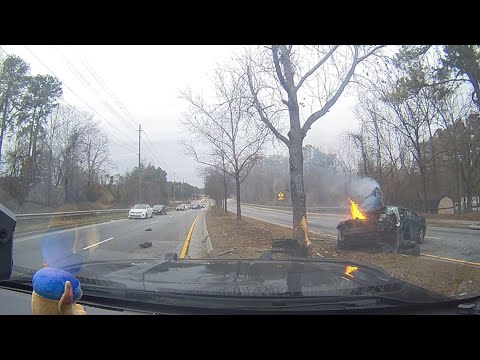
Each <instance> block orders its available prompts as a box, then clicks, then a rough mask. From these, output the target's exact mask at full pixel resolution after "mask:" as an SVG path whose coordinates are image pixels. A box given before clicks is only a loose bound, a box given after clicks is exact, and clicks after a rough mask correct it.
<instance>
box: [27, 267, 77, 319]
mask: <svg viewBox="0 0 480 360" xmlns="http://www.w3.org/2000/svg"><path fill="white" fill-rule="evenodd" d="M32 285H33V293H32V313H33V314H34V315H85V314H86V312H85V309H84V308H83V307H82V306H81V305H79V304H77V303H76V302H77V301H78V300H80V298H81V297H82V289H81V287H80V281H79V280H78V279H77V278H76V277H75V276H73V275H72V274H70V273H69V272H66V271H63V270H60V269H55V268H43V269H41V270H38V271H37V272H36V273H35V274H34V275H33V278H32Z"/></svg>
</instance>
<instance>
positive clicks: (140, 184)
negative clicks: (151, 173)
mask: <svg viewBox="0 0 480 360" xmlns="http://www.w3.org/2000/svg"><path fill="white" fill-rule="evenodd" d="M141 135H142V125H138V194H139V200H138V202H139V203H141V202H142V168H141V165H140V140H141Z"/></svg>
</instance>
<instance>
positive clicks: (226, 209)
mask: <svg viewBox="0 0 480 360" xmlns="http://www.w3.org/2000/svg"><path fill="white" fill-rule="evenodd" d="M227 198H228V186H227V179H226V175H225V173H224V174H223V209H224V210H225V215H226V214H227V213H228V208H227Z"/></svg>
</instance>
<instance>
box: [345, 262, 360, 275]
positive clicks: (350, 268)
mask: <svg viewBox="0 0 480 360" xmlns="http://www.w3.org/2000/svg"><path fill="white" fill-rule="evenodd" d="M357 270H358V267H357V266H350V265H349V266H347V267H345V275H348V276H352V277H353V275H352V272H354V271H357Z"/></svg>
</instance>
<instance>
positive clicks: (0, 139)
mask: <svg viewBox="0 0 480 360" xmlns="http://www.w3.org/2000/svg"><path fill="white" fill-rule="evenodd" d="M4 134H5V123H4V122H3V121H2V129H1V132H0V170H2V169H3V166H2V146H3V135H4Z"/></svg>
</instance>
